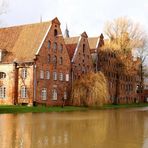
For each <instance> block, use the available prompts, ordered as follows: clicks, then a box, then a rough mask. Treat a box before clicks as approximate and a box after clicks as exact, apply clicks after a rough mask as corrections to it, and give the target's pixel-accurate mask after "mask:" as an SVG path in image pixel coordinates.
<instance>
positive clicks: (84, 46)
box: [83, 44, 85, 53]
mask: <svg viewBox="0 0 148 148" xmlns="http://www.w3.org/2000/svg"><path fill="white" fill-rule="evenodd" d="M83 53H85V44H83Z"/></svg>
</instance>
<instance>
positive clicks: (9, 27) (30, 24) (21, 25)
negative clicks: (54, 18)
mask: <svg viewBox="0 0 148 148" xmlns="http://www.w3.org/2000/svg"><path fill="white" fill-rule="evenodd" d="M45 23H51V21H44V22H37V23H28V24H20V25H16V26H7V27H0V29H11V28H17V27H25V26H33V25H39V24H45Z"/></svg>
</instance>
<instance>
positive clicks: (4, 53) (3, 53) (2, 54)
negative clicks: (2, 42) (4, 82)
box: [0, 49, 7, 62]
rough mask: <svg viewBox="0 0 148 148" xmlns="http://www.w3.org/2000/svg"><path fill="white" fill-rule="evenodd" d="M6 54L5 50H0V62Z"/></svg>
mask: <svg viewBox="0 0 148 148" xmlns="http://www.w3.org/2000/svg"><path fill="white" fill-rule="evenodd" d="M6 54H7V50H5V49H3V50H2V49H0V62H1V61H2V59H3V57H4V56H5V55H6Z"/></svg>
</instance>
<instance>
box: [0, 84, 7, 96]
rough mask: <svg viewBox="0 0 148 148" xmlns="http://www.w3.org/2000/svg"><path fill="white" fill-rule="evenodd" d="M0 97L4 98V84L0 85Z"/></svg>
mask: <svg viewBox="0 0 148 148" xmlns="http://www.w3.org/2000/svg"><path fill="white" fill-rule="evenodd" d="M0 98H1V99H5V98H6V87H5V86H1V87H0Z"/></svg>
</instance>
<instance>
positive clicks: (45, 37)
mask: <svg viewBox="0 0 148 148" xmlns="http://www.w3.org/2000/svg"><path fill="white" fill-rule="evenodd" d="M69 80H70V59H69V55H68V52H67V49H66V46H65V44H64V39H63V36H62V32H61V29H60V22H59V20H58V19H57V18H55V19H53V20H52V21H48V22H41V23H36V24H29V25H22V26H15V27H8V28H1V29H0V104H30V105H31V104H32V103H33V102H36V103H41V104H46V105H60V104H61V103H62V100H63V99H67V98H68V95H69Z"/></svg>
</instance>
